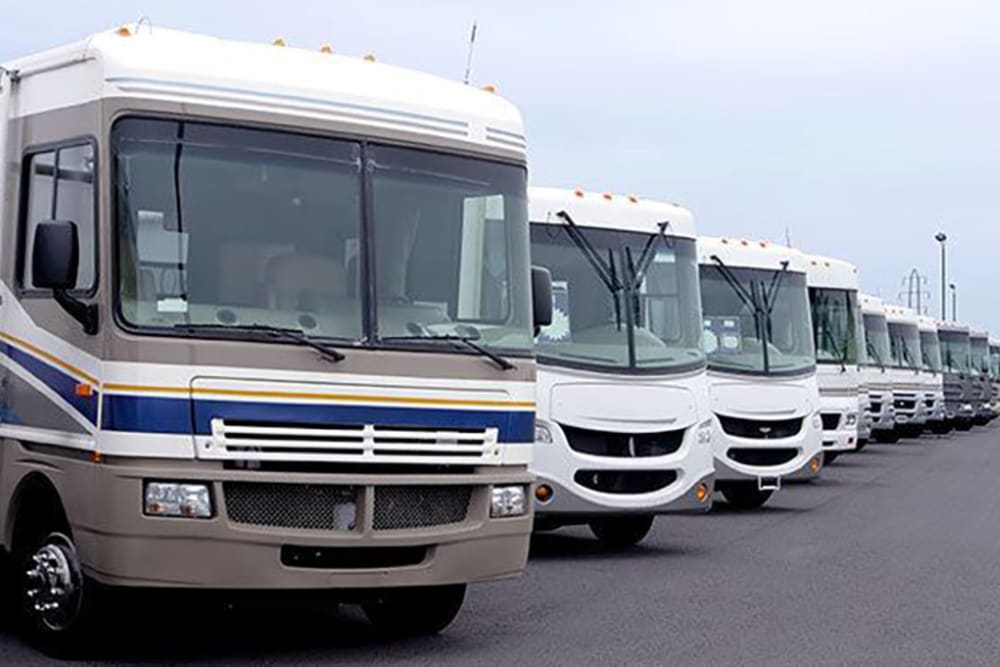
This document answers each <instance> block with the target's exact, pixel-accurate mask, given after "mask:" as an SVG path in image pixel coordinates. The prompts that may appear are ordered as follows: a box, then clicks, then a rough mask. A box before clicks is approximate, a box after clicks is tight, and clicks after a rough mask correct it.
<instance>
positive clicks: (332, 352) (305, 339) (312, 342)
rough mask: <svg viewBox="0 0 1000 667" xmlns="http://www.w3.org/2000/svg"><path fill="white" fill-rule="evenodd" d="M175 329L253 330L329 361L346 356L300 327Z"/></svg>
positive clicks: (193, 327) (188, 327)
mask: <svg viewBox="0 0 1000 667" xmlns="http://www.w3.org/2000/svg"><path fill="white" fill-rule="evenodd" d="M174 328H175V329H180V330H182V331H190V332H197V331H254V332H258V333H262V334H264V335H267V336H271V337H272V338H281V339H283V340H287V341H290V342H292V343H295V344H297V345H303V346H305V347H308V348H311V349H313V350H316V351H317V352H319V353H320V354H321V355H323V358H325V359H327V360H329V361H343V360H344V359H345V358H346V357H345V356H344V355H343V353H341V352H339V351H337V350H336V349H334V348H333V347H331V346H330V345H327V344H324V343H321V342H319V341H318V340H316V339H315V338H312V337H310V336H309V335H308V334H306V333H305V332H303V331H302V330H301V329H285V328H282V327H273V326H270V325H268V324H207V323H205V324H185V323H183V322H182V323H179V324H175V325H174Z"/></svg>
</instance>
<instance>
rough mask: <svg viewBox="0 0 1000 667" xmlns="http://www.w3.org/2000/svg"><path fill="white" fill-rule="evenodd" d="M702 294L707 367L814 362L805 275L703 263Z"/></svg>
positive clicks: (792, 367)
mask: <svg viewBox="0 0 1000 667" xmlns="http://www.w3.org/2000/svg"><path fill="white" fill-rule="evenodd" d="M727 271H728V278H727V273H726V272H727ZM730 279H731V280H730ZM701 295H702V308H703V309H704V312H705V317H704V326H705V351H706V352H707V353H708V363H709V367H710V368H717V369H721V370H735V371H742V372H751V373H793V372H801V371H804V370H808V369H810V368H813V367H814V366H815V363H816V359H815V354H814V351H813V349H814V348H813V343H812V327H811V325H810V318H809V296H808V292H807V290H806V278H805V275H804V274H801V273H791V272H788V271H786V270H779V271H775V270H767V269H747V268H731V267H720V266H718V265H714V264H705V265H702V266H701ZM768 310H769V311H770V313H769V314H768V312H767V311H768ZM765 345H766V352H765Z"/></svg>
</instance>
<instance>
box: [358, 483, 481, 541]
mask: <svg viewBox="0 0 1000 667" xmlns="http://www.w3.org/2000/svg"><path fill="white" fill-rule="evenodd" d="M471 497H472V487H471V486H379V487H376V488H375V509H374V513H373V517H372V527H373V528H374V529H375V530H399V529H403V528H426V527H428V526H444V525H447V524H449V523H460V522H462V521H465V517H466V515H467V514H468V512H469V500H470V499H471Z"/></svg>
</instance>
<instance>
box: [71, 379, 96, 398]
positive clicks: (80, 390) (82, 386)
mask: <svg viewBox="0 0 1000 667" xmlns="http://www.w3.org/2000/svg"><path fill="white" fill-rule="evenodd" d="M73 393H74V394H76V395H77V396H79V397H80V398H89V397H91V396H93V395H94V385H92V384H88V383H86V382H78V383H77V385H76V387H74V388H73Z"/></svg>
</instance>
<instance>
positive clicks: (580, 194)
mask: <svg viewBox="0 0 1000 667" xmlns="http://www.w3.org/2000/svg"><path fill="white" fill-rule="evenodd" d="M573 194H575V195H576V196H577V197H583V188H577V189H576V190H573Z"/></svg>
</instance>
